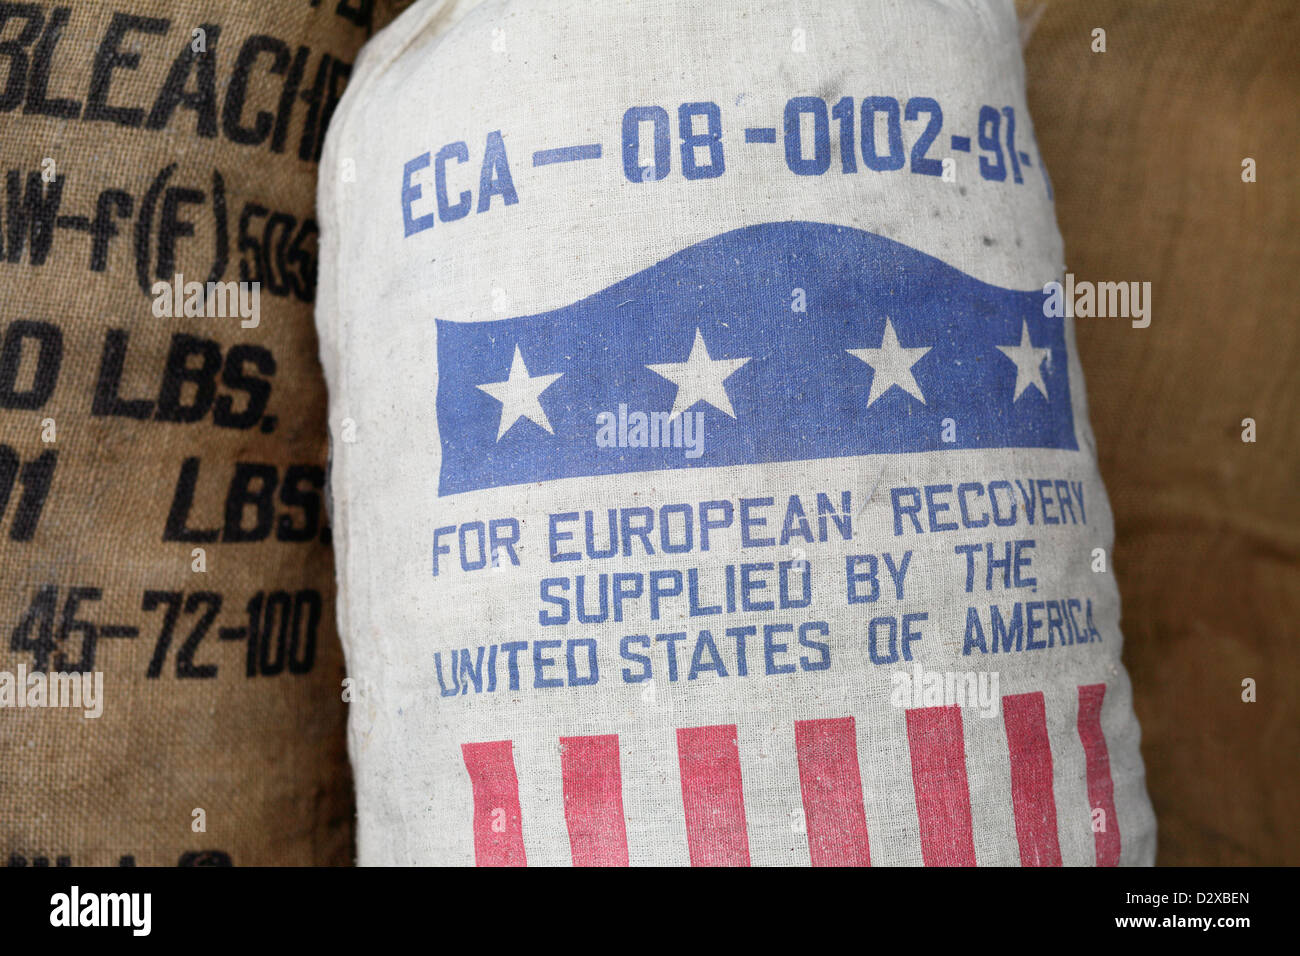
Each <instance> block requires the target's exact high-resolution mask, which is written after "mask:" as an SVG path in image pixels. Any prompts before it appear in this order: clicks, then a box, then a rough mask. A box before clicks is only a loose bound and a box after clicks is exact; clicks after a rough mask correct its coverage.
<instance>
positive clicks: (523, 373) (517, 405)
mask: <svg viewBox="0 0 1300 956" xmlns="http://www.w3.org/2000/svg"><path fill="white" fill-rule="evenodd" d="M563 374H564V373H563V372H556V373H555V374H554V375H529V374H528V367H527V366H526V365H524V357H523V355H522V354H521V353H520V351H519V346H518V345H516V346H515V357H514V358H513V359H512V360H511V362H510V375H509V377H508V378H507V379H506V380H505V381H504V382H488V383H487V384H485V385H480V386H478V387H479V388H480V389H482V390H483V391H485V392H487V393H488V394H489V395H491V396H492V397H493V398H495V399H496V400H497V401H498V402H500V403H501V426H500V427H499V428H498V429H497V441H500V440H501V436H502V435H504V434H505V433H506V432H507V431H509V430H510V426H511V425H513V424H514V423H515V422H517V421H519V419H521V418H528V419H531V420H532V421H534V422H536V423H537V424H538V425H541V426H542V427H543V428H545V429H546V431H547V432H549V433H550V434H552V435H554V434H555V429H553V428H551V421H550V419H549V418H547V417H546V412H544V411H543V410H542V403H541V402H540V401H538V399H539V398H540V397H541V394H542V392H544V391H546V390H547V389H548V388H549V387H550V386H551V384H552V383H554V381H555V380H556V379H557V378H559V377H560V376H561V375H563Z"/></svg>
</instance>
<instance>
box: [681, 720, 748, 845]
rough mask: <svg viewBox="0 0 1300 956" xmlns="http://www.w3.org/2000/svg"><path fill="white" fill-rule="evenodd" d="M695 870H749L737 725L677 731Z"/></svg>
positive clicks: (687, 823)
mask: <svg viewBox="0 0 1300 956" xmlns="http://www.w3.org/2000/svg"><path fill="white" fill-rule="evenodd" d="M677 759H678V762H679V763H680V764H681V771H682V806H683V807H684V808H685V811H686V843H687V846H688V847H689V848H690V854H691V866H749V832H748V830H747V829H746V824H745V791H744V786H743V784H742V783H741V779H740V748H739V746H738V745H737V743H736V725H735V724H723V725H720V726H716V727H686V728H678V730H677Z"/></svg>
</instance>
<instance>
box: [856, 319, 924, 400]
mask: <svg viewBox="0 0 1300 956" xmlns="http://www.w3.org/2000/svg"><path fill="white" fill-rule="evenodd" d="M844 351H846V352H848V353H849V354H850V355H852V356H854V357H855V358H860V359H862V361H864V362H866V363H867V364H868V365H870V366H871V371H872V375H871V393H870V394H869V395H868V396H867V407H868V408H870V407H871V404H872V402H874V401H875V400H876V399H878V398H879V397H880V396H881V395H884V394H885V392H887V391H889V390H890V389H891V388H893V387H894V386H895V385H897V386H898V387H899V388H901V389H902V390H903V391H905V392H907V394H909V395H911V396H912V397H913V398H916V399H918V400H919V401H920V402H921V404H922V405H924V404H925V396H924V395H922V394H921V386H919V385H917V384H916V379H915V378H913V377H912V366H913V365H915V364H916V363H917V362H919V361H921V359H922V358H923V357H924V356H925V353H926V352H928V351H930V349H929V348H928V347H927V348H910V349H905V348H903V347H902V346H901V345H899V344H898V336H897V334H895V332H894V326H893V325H891V324H890V321H889V319H885V334H884V337H883V338H882V339H881V340H880V348H878V349H845V350H844Z"/></svg>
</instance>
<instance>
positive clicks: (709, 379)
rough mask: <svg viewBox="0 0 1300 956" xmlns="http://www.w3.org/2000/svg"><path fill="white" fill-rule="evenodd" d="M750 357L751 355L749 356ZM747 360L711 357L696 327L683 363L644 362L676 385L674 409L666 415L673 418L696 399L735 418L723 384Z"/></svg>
mask: <svg viewBox="0 0 1300 956" xmlns="http://www.w3.org/2000/svg"><path fill="white" fill-rule="evenodd" d="M751 357H752V356H751ZM748 361H749V358H735V359H713V358H709V350H708V348H707V347H706V346H705V345H704V336H703V335H701V334H700V330H699V329H698V328H697V329H696V330H695V344H693V345H692V346H691V354H690V357H689V358H687V359H686V361H685V362H667V363H665V364H663V365H647V366H646V368H648V369H649V370H650V371H652V372H654V373H655V374H656V375H662V376H663V377H664V378H666V379H668V381H670V382H672V383H674V384H675V385H676V386H677V396H676V397H675V398H674V399H673V411H672V414H671V415H669V416H668V420H669V421H672V420H673V419H674V418H676V417H677V416H678V415H680V414H681V413H682V412H684V411H686V410H687V409H689V408H690V407H691V406H692V405H694V404H695V403H696V402H708V403H709V404H710V405H712V406H713V407H714V408H716V409H717V410H718V411H720V412H724V413H726V414H727V415H730V416H731V417H732V418H735V417H736V413H735V411H734V410H733V409H732V407H731V399H729V398H728V397H727V389H726V388H725V387H724V386H723V384H722V383H723V382H724V381H726V379H727V378H728V376H730V375H731V374H732V373H733V372H735V371H736V370H737V369H739V368H740V367H741V366H742V365H744V364H745V363H746V362H748Z"/></svg>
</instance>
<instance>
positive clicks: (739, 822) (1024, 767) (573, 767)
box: [461, 684, 1121, 866]
mask: <svg viewBox="0 0 1300 956" xmlns="http://www.w3.org/2000/svg"><path fill="white" fill-rule="evenodd" d="M1077 692H1078V698H1077V722H1076V729H1077V734H1078V742H1077V746H1078V747H1079V748H1081V749H1082V755H1083V761H1082V763H1083V767H1084V772H1085V779H1084V780H1083V781H1080V783H1081V784H1082V785H1083V786H1084V787H1086V791H1087V800H1088V806H1089V807H1091V808H1092V820H1093V832H1094V837H1093V839H1094V849H1095V857H1096V865H1097V866H1116V865H1118V863H1119V860H1120V846H1121V823H1120V820H1119V818H1118V816H1117V814H1116V811H1115V799H1114V785H1113V782H1112V780H1111V770H1110V756H1109V752H1108V750H1107V746H1106V738H1105V735H1104V733H1103V732H1102V727H1101V710H1102V702H1103V700H1104V698H1105V695H1106V685H1105V684H1087V685H1080V686H1079V687H1078V688H1077ZM1001 719H1002V720H1003V722H1004V726H1005V731H1006V746H1007V751H1008V755H1009V759H1010V768H1011V773H1010V780H1009V782H1008V790H1009V793H1008V794H1007V796H1008V797H1009V799H1010V802H1011V805H1012V808H1013V811H1014V817H1015V836H1014V838H1015V841H1016V843H1017V845H1018V847H1019V854H1020V862H1021V865H1023V866H1061V865H1062V859H1061V846H1060V840H1059V836H1058V822H1057V799H1056V793H1055V790H1054V785H1053V757H1052V750H1051V745H1050V744H1049V741H1048V728H1047V713H1046V709H1045V703H1044V695H1043V694H1042V693H1041V692H1033V693H1024V694H1010V695H1006V696H1004V697H1003V698H1002V718H1001ZM790 731H791V732H790V734H789V737H790V741H789V742H790V744H791V745H792V746H793V748H794V750H795V752H796V756H797V760H798V773H799V785H800V792H799V794H798V795H797V798H796V799H797V800H798V802H799V804H800V807H801V811H802V822H803V825H804V826H805V827H806V831H805V832H806V834H807V843H808V857H809V858H808V860H806V861H805V862H809V863H811V864H812V865H813V866H870V865H871V838H870V834H869V832H868V826H867V816H866V811H865V808H864V801H863V771H862V768H861V767H860V765H859V759H858V745H857V735H856V726H855V720H854V718H853V717H851V716H845V717H833V718H826V719H816V720H800V721H795V722H794V725H793V727H792V728H790ZM906 732H907V747H908V751H909V754H910V759H911V777H912V784H913V788H914V792H915V801H914V804H913V806H914V807H915V813H916V817H917V823H918V825H919V831H920V841H921V848H920V849H921V858H922V860H923V862H924V864H925V865H926V866H975V865H976V862H977V861H976V849H975V834H974V824H973V818H972V812H971V793H970V787H969V784H968V778H967V763H966V746H965V742H964V739H963V719H962V711H961V708H960V707H957V706H940V707H917V708H912V709H909V710H907V711H906ZM676 736H677V753H678V761H679V766H680V780H681V803H680V806H679V807H677V808H673V809H674V810H677V811H679V812H681V813H682V814H683V815H684V817H685V824H686V841H687V845H688V851H689V858H690V863H691V865H692V866H748V865H749V864H750V852H749V834H748V828H747V821H746V803H745V793H746V788H747V787H752V786H754V785H755V784H756V783H757V784H760V785H761V783H762V782H761V781H754V780H745V779H744V778H743V775H742V772H741V762H740V754H739V750H738V741H737V728H736V726H735V725H734V724H723V725H713V726H704V727H682V728H678V730H677V734H676ZM557 744H558V747H557V750H558V753H557V756H556V758H555V759H556V760H558V761H559V763H560V764H561V773H560V778H561V781H562V787H563V801H564V819H565V823H566V825H567V829H568V839H569V847H570V852H571V855H572V860H573V864H574V865H575V866H627V865H628V859H629V857H628V834H627V824H626V819H625V815H624V807H623V777H622V771H621V765H620V746H621V742H620V738H619V736H618V735H617V734H602V735H593V736H581V737H563V738H561V739H560V740H558V741H557ZM461 751H462V754H463V757H464V762H465V769H466V771H467V773H468V775H469V779H470V783H471V787H472V791H473V807H472V808H466V810H467V814H466V825H467V826H470V827H472V829H473V842H474V858H475V862H476V864H477V865H478V866H525V865H527V862H528V860H527V853H526V851H525V848H524V832H525V829H526V828H527V826H528V821H527V820H525V819H524V818H523V813H522V810H521V808H520V799H519V777H518V773H517V769H516V764H515V749H514V744H513V742H512V741H510V740H496V741H485V742H481V743H468V744H464V745H463V746H462V747H461ZM868 782H870V781H868ZM663 810H664V812H670V811H669V809H668V808H663ZM1098 822H1099V823H1100V826H1098V825H1097V824H1098Z"/></svg>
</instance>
